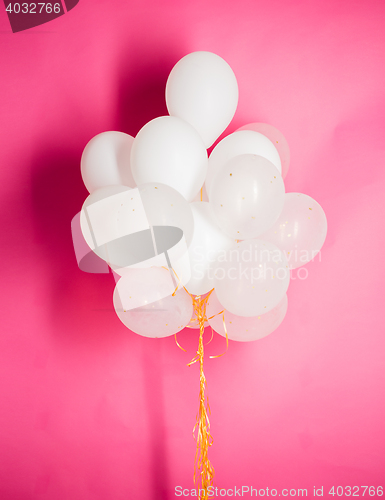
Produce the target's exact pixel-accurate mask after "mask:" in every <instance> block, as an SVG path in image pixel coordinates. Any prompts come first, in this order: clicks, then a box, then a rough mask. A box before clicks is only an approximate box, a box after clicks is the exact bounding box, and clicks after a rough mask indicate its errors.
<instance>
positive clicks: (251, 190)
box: [210, 155, 285, 240]
mask: <svg viewBox="0 0 385 500" xmlns="http://www.w3.org/2000/svg"><path fill="white" fill-rule="evenodd" d="M284 200H285V185H284V183H283V180H282V177H281V174H280V173H279V172H278V170H277V169H276V167H275V166H274V165H273V164H272V163H271V162H269V161H268V160H266V158H262V156H257V155H240V156H236V157H235V158H233V159H232V160H230V161H229V162H228V163H227V164H226V165H225V166H224V167H223V168H222V169H221V170H220V171H219V172H218V174H217V176H216V177H215V179H214V183H213V185H212V187H211V192H210V205H211V207H212V208H213V211H214V213H215V215H216V217H217V220H218V224H219V226H220V228H221V229H222V230H223V231H224V232H225V233H226V234H228V235H229V236H231V237H232V238H234V239H239V240H245V239H250V238H256V237H257V236H259V235H260V234H262V233H263V232H264V231H266V230H267V229H268V228H269V227H271V226H272V225H273V224H274V223H275V221H276V220H277V219H278V217H279V214H280V213H281V211H282V208H283V204H284Z"/></svg>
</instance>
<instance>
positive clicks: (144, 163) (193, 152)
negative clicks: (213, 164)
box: [131, 116, 207, 201]
mask: <svg viewBox="0 0 385 500" xmlns="http://www.w3.org/2000/svg"><path fill="white" fill-rule="evenodd" d="M131 169H132V175H133V177H134V179H135V182H136V183H137V184H138V185H140V184H145V183H147V182H161V183H163V184H167V185H168V186H171V187H172V188H174V189H175V190H176V191H178V192H179V193H181V194H182V195H183V196H184V197H185V198H186V200H187V201H192V200H193V199H194V196H196V194H197V193H198V192H199V190H200V188H201V187H202V185H203V183H204V180H205V177H206V173H207V151H206V149H205V146H204V144H203V141H202V139H201V137H200V136H199V134H198V132H197V131H196V130H195V129H194V128H193V127H192V126H191V125H189V124H188V123H186V122H185V121H183V120H181V119H180V118H176V117H174V116H161V117H159V118H155V119H154V120H151V121H150V122H148V123H147V124H146V125H145V126H144V127H143V128H142V129H141V130H140V131H139V133H138V135H137V136H136V137H135V140H134V143H133V145H132V150H131Z"/></svg>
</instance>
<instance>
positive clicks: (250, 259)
mask: <svg viewBox="0 0 385 500" xmlns="http://www.w3.org/2000/svg"><path fill="white" fill-rule="evenodd" d="M214 276H215V291H216V294H217V297H218V300H219V302H220V303H221V304H222V305H223V307H224V308H225V309H227V310H228V311H229V312H231V313H233V314H235V315H237V316H258V315H260V314H264V313H267V312H269V311H270V310H271V309H273V308H274V307H275V306H276V305H278V303H279V302H280V301H281V300H282V299H283V297H284V295H285V293H286V291H287V288H288V286H289V282H290V271H289V265H288V262H287V259H286V256H285V254H284V253H283V252H282V250H280V249H279V248H278V247H276V246H275V245H273V244H272V243H270V242H267V241H263V240H245V241H242V242H240V243H237V244H234V246H233V248H231V249H230V250H228V251H227V252H226V254H225V256H220V257H218V259H217V265H216V269H215V273H214Z"/></svg>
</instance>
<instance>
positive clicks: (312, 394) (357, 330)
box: [0, 0, 385, 500]
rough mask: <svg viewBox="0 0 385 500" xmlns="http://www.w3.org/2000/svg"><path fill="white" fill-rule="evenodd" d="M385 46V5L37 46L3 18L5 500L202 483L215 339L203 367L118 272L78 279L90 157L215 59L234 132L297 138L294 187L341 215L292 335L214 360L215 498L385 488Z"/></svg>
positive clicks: (50, 27) (124, 29) (301, 295)
mask: <svg viewBox="0 0 385 500" xmlns="http://www.w3.org/2000/svg"><path fill="white" fill-rule="evenodd" d="M384 49H385V3H384V2H383V1H382V0H365V1H364V0H359V1H358V0H350V1H344V0H342V1H336V0H322V1H321V0H307V1H304V0H302V1H300V0H297V1H284V0H280V1H278V0H270V1H266V2H262V1H260V0H249V1H246V0H238V1H234V2H220V1H218V0H215V1H211V2H209V1H207V0H205V1H203V0H195V1H194V2H193V1H190V2H187V1H182V0H178V1H174V0H172V1H167V2H163V4H162V2H157V1H155V0H141V1H140V2H134V1H123V0H122V1H117V0H115V1H111V0H110V1H107V0H101V1H96V0H95V1H94V2H91V1H89V0H81V1H80V3H79V4H78V5H77V6H76V7H75V8H74V9H73V10H72V11H71V12H70V13H68V14H66V15H64V16H62V17H60V18H58V19H56V20H54V21H52V22H50V23H48V24H45V25H43V26H40V27H36V28H33V29H31V30H28V31H25V32H21V33H17V34H12V33H11V31H10V27H9V22H8V19H7V17H6V14H5V9H4V8H3V7H2V6H0V89H1V99H0V120H1V123H0V127H1V139H0V145H1V146H0V155H1V156H0V158H1V160H0V166H1V168H0V176H1V181H0V192H1V198H0V203H1V210H0V217H1V236H0V237H1V257H2V258H1V261H2V268H3V271H2V277H1V278H2V279H1V284H2V287H1V299H2V301H1V317H2V319H1V335H0V373H1V375H0V379H1V386H0V498H1V499H5V500H35V499H49V500H68V499H70V500H83V499H84V500H94V499H95V500H96V499H97V500H129V499H134V500H136V499H145V500H147V499H151V500H152V499H154V500H155V499H157V500H160V499H171V498H175V496H174V488H175V486H177V485H181V486H183V487H185V488H192V487H193V483H192V467H193V460H194V452H195V442H194V440H193V438H192V435H191V430H192V427H193V425H194V420H195V414H196V411H197V404H198V390H199V387H198V367H197V366H196V365H194V366H192V367H190V368H187V367H186V363H187V362H188V361H190V359H191V358H192V357H193V355H194V352H195V348H196V345H197V333H196V332H195V331H191V330H185V331H183V332H182V333H181V334H180V335H179V342H180V343H181V344H182V345H184V346H185V347H186V348H187V350H188V352H187V353H184V352H182V351H181V350H179V349H178V348H177V346H176V345H175V341H174V339H173V338H167V339H163V340H151V339H145V338H141V337H139V336H137V335H135V334H133V333H131V332H129V331H128V330H126V329H125V328H124V326H123V325H122V324H121V323H120V321H119V320H118V318H117V317H116V315H115V313H114V311H113V309H112V291H113V286H114V283H113V280H112V278H111V275H92V274H86V273H83V272H81V271H80V270H79V269H78V268H77V265H76V260H75V256H74V253H73V248H72V242H71V232H70V221H71V218H72V217H73V215H74V214H75V213H76V212H77V211H79V209H80V207H81V204H82V202H83V200H84V198H85V197H86V195H87V192H86V190H85V188H84V187H83V185H82V181H81V177H80V170H79V162H80V155H81V152H82V149H83V147H84V146H85V144H86V142H87V141H88V140H89V139H90V138H91V137H92V136H93V135H95V134H97V133H99V132H102V131H104V130H121V131H124V132H127V133H130V134H132V135H135V134H136V133H137V131H138V130H139V128H140V127H141V126H142V125H144V123H146V122H147V121H148V120H149V119H151V118H154V117H156V116H159V115H162V114H166V107H165V103H164V97H163V94H164V86H165V82H166V78H167V75H168V73H169V71H170V70H171V68H172V66H173V65H174V64H175V62H176V61H177V60H178V59H179V58H180V57H182V56H183V55H185V54H186V53H188V52H192V51H194V50H209V51H213V52H216V53H218V54H219V55H221V56H222V57H223V58H224V59H226V61H227V62H228V63H229V64H230V65H231V66H232V68H233V69H234V71H235V73H236V75H237V78H238V82H239V87H240V102H239V108H238V111H237V114H236V116H235V118H234V120H233V122H232V123H231V125H230V126H229V128H228V131H227V133H228V132H231V131H233V130H235V129H236V128H238V127H240V126H241V125H243V124H245V123H248V122H252V121H263V122H268V123H271V124H273V125H274V126H276V127H277V128H278V129H280V130H281V131H282V132H283V133H284V135H285V136H286V138H287V140H288V142H289V144H290V148H291V157H292V162H291V167H290V171H289V174H288V177H287V179H286V186H287V190H288V191H300V192H304V193H307V194H309V195H310V196H312V197H314V198H315V199H316V200H317V201H318V202H319V203H320V204H321V205H322V206H323V208H324V210H325V212H326V215H327V217H328V222H329V233H328V238H327V241H326V243H325V246H324V249H323V252H322V262H315V263H311V264H309V265H307V270H308V274H309V275H308V278H307V279H306V280H299V279H297V280H294V281H293V282H292V283H291V285H290V288H289V293H288V296H289V310H288V314H287V317H286V319H285V321H284V323H283V324H282V325H281V327H280V328H279V329H278V330H277V331H276V332H275V333H273V334H272V335H270V336H269V337H266V338H265V339H263V340H261V341H257V342H255V343H249V344H238V343H234V342H233V343H231V344H230V348H229V351H228V353H227V354H226V355H225V356H223V357H221V358H219V359H211V360H209V359H207V361H206V375H207V379H208V391H209V397H210V403H211V408H212V418H211V422H212V433H213V436H214V445H213V447H212V448H211V458H212V462H213V465H214V467H215V469H216V485H217V486H218V487H220V488H233V487H234V486H238V487H239V486H242V485H249V486H250V485H252V486H253V487H254V488H258V489H260V488H266V487H268V488H270V489H271V488H276V489H277V490H278V491H279V492H280V491H281V489H282V488H289V489H290V488H296V489H297V488H308V496H310V497H311V496H312V492H313V486H317V488H319V487H321V486H323V487H324V495H325V496H327V497H330V498H332V497H331V495H328V494H327V492H328V491H329V489H330V488H331V486H333V485H334V486H339V485H340V486H355V485H358V486H361V485H368V486H376V487H377V486H380V485H382V486H385V485H384V478H385V473H384V470H385V453H384V451H385V446H384V445H385V428H384V417H385V403H384V402H385V398H384V386H385V375H384V347H385V336H384V333H385V328H384V301H383V299H384V292H383V290H384V287H383V283H384V279H385V272H384V270H385V266H384V252H383V248H384V243H385V238H384V229H383V228H384V208H383V207H384V205H383V199H384V189H385V183H384V178H385V173H384V170H385V169H384V162H385V146H384V144H385V142H384V137H385V96H384V88H385V68H384V55H385V53H384ZM381 228H382V229H381ZM224 348H225V344H224V340H223V338H222V337H219V336H217V335H216V336H215V338H214V341H213V342H212V343H211V344H210V346H209V347H208V348H207V352H208V354H219V353H220V352H222V351H223V350H224ZM244 496H245V497H246V498H247V495H246V494H245V495H244ZM366 496H368V493H366Z"/></svg>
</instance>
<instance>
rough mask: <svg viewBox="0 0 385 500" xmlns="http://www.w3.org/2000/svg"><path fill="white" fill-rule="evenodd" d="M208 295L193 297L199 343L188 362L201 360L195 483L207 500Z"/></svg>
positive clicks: (210, 480)
mask: <svg viewBox="0 0 385 500" xmlns="http://www.w3.org/2000/svg"><path fill="white" fill-rule="evenodd" d="M208 297H209V295H208V296H207V297H205V298H204V299H202V298H201V296H200V295H197V296H196V297H193V306H194V312H195V315H196V317H197V320H198V323H199V344H198V350H197V355H196V356H195V357H194V358H193V359H192V360H191V361H190V363H189V364H188V366H191V365H192V364H194V363H196V362H197V361H199V381H200V390H199V410H198V413H197V419H196V423H195V426H194V429H193V435H194V438H195V430H196V429H197V430H198V433H197V437H196V441H197V447H196V452H195V461H194V485H197V486H198V491H199V498H200V500H207V499H208V498H209V496H208V495H209V487H210V486H212V485H213V479H214V468H213V466H212V465H211V462H210V460H209V457H208V451H209V448H210V446H212V444H213V438H212V436H211V433H210V420H209V414H210V413H211V412H210V405H209V401H208V398H207V400H206V394H205V391H206V377H205V374H204V371H203V359H204V345H203V334H204V330H205V320H206V305H207V299H208Z"/></svg>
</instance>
